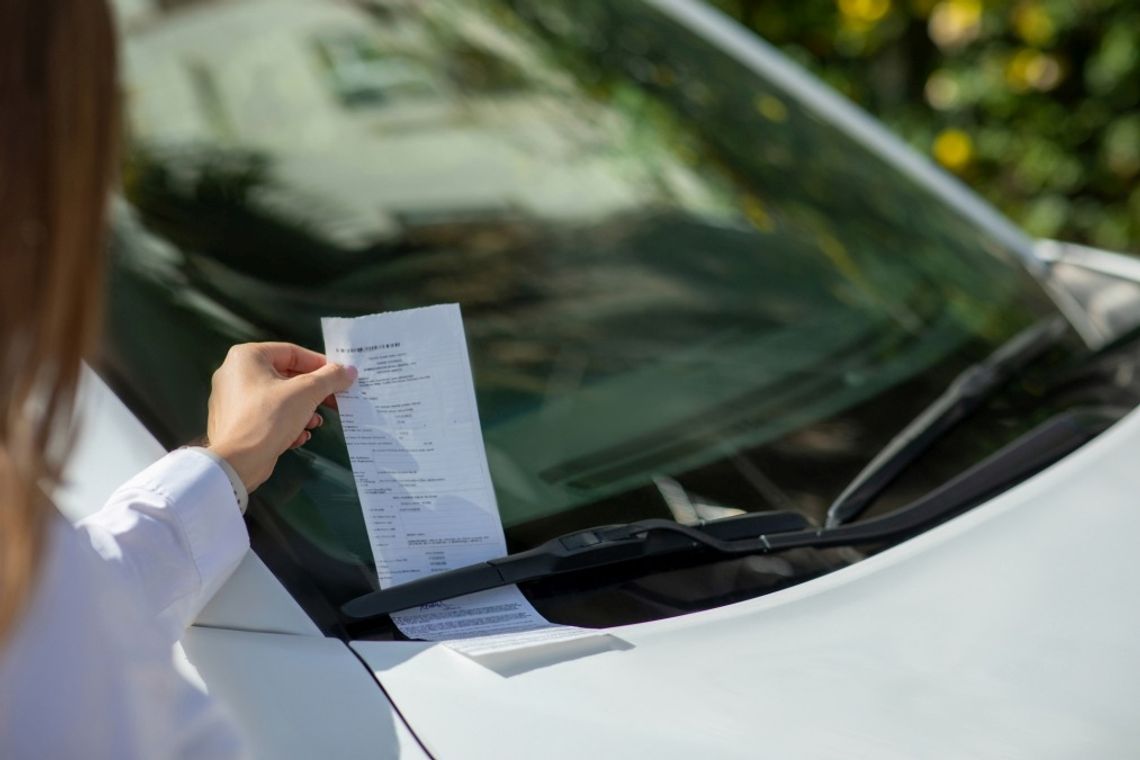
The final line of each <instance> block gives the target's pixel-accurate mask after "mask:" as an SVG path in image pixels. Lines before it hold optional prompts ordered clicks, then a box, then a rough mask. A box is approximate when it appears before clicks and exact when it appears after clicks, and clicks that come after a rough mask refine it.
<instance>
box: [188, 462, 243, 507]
mask: <svg viewBox="0 0 1140 760" xmlns="http://www.w3.org/2000/svg"><path fill="white" fill-rule="evenodd" d="M186 448H188V449H190V450H191V451H200V452H202V453H203V454H205V455H206V456H208V457H209V458H210V459H213V460H214V462H216V463H217V465H218V466H219V467H221V468H222V472H224V473H225V474H226V477H227V478H229V479H230V487H231V488H232V489H233V492H234V498H235V499H237V503H238V509H240V510H241V513H242V514H243V515H244V514H245V508H246V507H247V506H249V491H247V490H246V487H245V483H243V482H241V478H240V477H238V474H237V470H235V469H234V468H233V465H231V464H230V463H229V462H227V461H226V458H225V457H223V456H222V455H220V454H218V453H217V452H214V451H210V450H209V449H207V448H205V447H204V446H187V447H186Z"/></svg>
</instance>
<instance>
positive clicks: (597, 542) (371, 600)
mask: <svg viewBox="0 0 1140 760" xmlns="http://www.w3.org/2000/svg"><path fill="white" fill-rule="evenodd" d="M807 527H808V522H807V520H806V518H804V516H803V515H801V514H799V513H798V512H786V511H780V512H752V513H749V514H744V515H737V516H734V517H726V518H722V519H720V520H712V521H709V522H707V523H704V524H701V525H695V526H689V525H681V524H680V523H676V522H673V521H671V520H641V521H639V522H632V523H628V524H624V525H602V526H598V527H595V528H588V529H586V530H580V531H577V532H575V533H568V534H567V535H565V536H559V537H558V538H553V539H551V540H549V541H547V542H546V543H543V544H540V545H538V546H536V547H535V548H533V549H528V550H527V551H524V552H518V553H517V554H509V555H507V556H505V557H500V558H498V559H492V560H488V561H486V562H480V563H477V564H474V565H468V566H466V567H461V568H458V569H456V570H447V571H444V572H442V573H435V574H434V575H429V576H427V577H425V578H420V579H418V580H414V581H409V582H408V583H403V584H401V585H399V586H392V587H390V588H386V589H382V590H380V591H374V592H372V593H369V594H365V595H364V596H360V597H357V598H356V599H353V600H352V601H350V602H347V603H346V604H344V605H343V606H342V607H341V611H342V612H343V613H344V614H345V615H347V616H348V617H350V618H356V619H362V618H371V617H375V616H377V615H384V614H387V613H390V612H396V611H397V610H403V609H407V608H409V607H417V606H419V605H422V604H429V603H431V602H435V601H440V600H443V599H451V598H453V597H456V596H463V595H464V594H473V593H475V592H476V591H486V590H487V589H492V588H498V587H500V586H509V585H511V584H513V583H522V582H524V581H530V580H536V579H538V578H546V577H548V576H551V575H558V574H560V573H567V572H572V571H574V570H584V569H587V568H594V567H602V566H604V565H610V564H616V563H623V562H630V561H634V560H638V559H644V558H647V557H657V556H661V555H664V554H671V553H673V552H680V551H686V550H692V549H695V548H697V547H700V546H704V547H707V548H709V549H712V550H714V551H719V552H724V553H736V551H737V550H736V546H737V545H738V544H740V542H741V541H745V542H747V541H748V540H749V539H752V540H755V538H756V537H757V536H763V535H764V534H766V533H781V532H785V531H798V530H802V529H804V528H807Z"/></svg>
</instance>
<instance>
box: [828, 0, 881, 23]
mask: <svg viewBox="0 0 1140 760" xmlns="http://www.w3.org/2000/svg"><path fill="white" fill-rule="evenodd" d="M836 4H837V5H838V6H839V12H840V13H842V14H843V15H844V16H845V17H846V18H847V19H849V20H851V21H854V22H856V23H857V24H864V25H866V24H874V23H876V22H878V21H880V20H882V18H883V16H886V15H887V13H888V12H889V11H890V10H891V0H837V3H836Z"/></svg>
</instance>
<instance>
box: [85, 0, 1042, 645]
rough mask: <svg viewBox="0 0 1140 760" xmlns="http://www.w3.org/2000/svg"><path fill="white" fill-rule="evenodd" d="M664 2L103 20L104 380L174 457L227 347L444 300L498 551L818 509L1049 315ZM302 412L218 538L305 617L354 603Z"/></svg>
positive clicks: (443, 4) (355, 576)
mask: <svg viewBox="0 0 1140 760" xmlns="http://www.w3.org/2000/svg"><path fill="white" fill-rule="evenodd" d="M659 5H660V4H656V3H640V2H631V1H630V0H610V1H608V2H607V1H604V0H465V1H462V2H460V1H458V0H433V2H430V3H423V2H414V1H412V0H368V1H363V0H362V1H361V2H343V1H340V2H333V1H331V0H330V1H328V2H321V1H319V0H273V1H272V2H271V1H270V0H229V1H228V2H220V1H218V0H199V1H194V0H180V1H178V2H174V1H173V0H167V1H165V2H155V1H154V0H130V1H129V2H128V0H120V2H119V13H120V27H121V30H122V35H123V38H124V55H123V69H124V71H123V79H124V92H125V103H126V109H127V120H126V124H127V135H128V136H127V149H126V152H125V160H124V167H123V173H122V187H123V196H124V198H123V200H122V202H120V203H118V204H117V207H116V210H115V235H114V240H113V267H112V271H111V275H110V279H109V290H110V292H109V299H108V300H109V313H108V320H107V330H106V341H105V351H104V355H103V360H102V371H103V372H104V374H105V376H107V377H108V378H109V379H110V381H111V382H112V384H113V385H114V387H115V388H116V389H117V391H118V392H119V393H120V394H121V395H122V396H123V398H124V399H125V400H126V401H127V403H128V404H129V405H130V406H131V407H132V409H133V410H134V411H135V413H136V414H137V415H138V416H139V417H140V419H142V420H143V421H144V422H145V423H146V424H147V425H148V426H149V427H150V428H151V430H152V431H153V432H154V433H155V434H156V435H157V436H158V437H159V438H160V440H162V441H163V442H164V443H166V444H168V445H171V446H173V445H178V444H183V443H187V442H189V441H191V440H192V439H194V438H195V437H196V436H200V435H201V433H202V432H203V430H204V429H205V409H206V404H205V402H206V398H207V396H208V393H209V387H210V376H211V373H212V371H213V370H214V368H216V366H217V365H218V364H219V363H220V362H221V360H222V358H223V357H224V354H225V352H226V350H227V348H228V347H229V346H230V345H231V344H233V343H235V342H240V341H250V340H267V339H278V340H288V341H293V342H297V343H300V344H303V345H306V346H310V347H312V348H315V349H318V350H320V349H321V348H322V346H321V338H320V326H319V317H321V316H332V315H341V316H351V315H357V314H366V313H372V312H379V311H387V310H393V309H401V308H407V307H414V306H422V305H427V304H434V303H445V302H457V303H459V304H460V305H461V307H462V311H463V316H464V321H465V326H466V331H467V338H468V342H469V346H470V355H471V360H472V364H473V371H474V377H475V383H476V390H477V398H478V403H479V411H480V416H481V419H482V423H483V432H484V438H485V443H486V449H487V456H488V459H489V464H490V469H491V473H492V478H493V481H494V485H495V490H496V495H497V499H498V506H499V511H500V514H501V516H502V521H503V524H504V527H505V529H506V532H507V537H508V542H509V544H510V546H511V548H512V549H521V548H526V547H529V546H533V545H535V544H537V543H538V542H541V541H543V540H545V539H547V538H550V537H551V536H553V535H557V534H559V533H563V532H566V531H568V530H572V529H576V528H582V527H586V526H589V525H594V524H599V523H617V522H626V521H630V520H635V519H640V518H645V517H662V516H666V517H671V518H673V519H677V520H682V521H692V520H694V519H702V518H708V517H716V516H723V515H730V514H737V513H739V512H740V511H752V510H764V509H774V508H789V509H796V510H798V511H800V512H802V513H804V514H805V515H807V516H808V517H809V518H810V519H812V520H818V519H820V518H821V517H822V514H823V512H824V510H825V509H826V506H827V504H828V503H829V501H830V500H831V499H832V498H834V497H835V496H836V495H837V494H838V493H839V491H840V490H842V487H843V485H844V483H845V482H846V481H847V480H848V479H850V477H851V476H853V475H854V474H855V473H856V472H857V471H858V470H859V468H860V467H861V466H862V465H864V464H866V462H867V461H868V460H869V459H870V458H871V456H873V454H874V453H875V451H876V450H877V449H878V448H879V447H881V446H882V445H883V444H884V443H885V442H886V441H887V440H888V439H889V437H890V435H891V434H892V433H893V432H895V431H897V430H898V429H899V428H900V427H902V425H904V424H905V423H906V422H907V420H908V419H909V417H910V416H911V415H913V414H914V413H915V412H916V411H917V410H918V409H920V408H921V407H922V405H923V404H925V403H927V402H929V401H930V400H931V399H932V398H933V397H934V396H936V395H937V393H938V392H939V390H941V388H942V387H943V386H944V385H945V384H946V383H947V382H948V381H949V379H950V378H951V377H953V374H954V372H956V371H958V370H960V369H961V368H962V367H964V366H965V365H967V364H968V363H970V362H971V361H975V360H977V359H978V358H980V357H981V356H984V355H985V354H986V353H988V352H989V351H990V350H992V349H993V348H994V347H995V346H996V345H998V344H1000V343H1001V342H1002V341H1004V340H1006V339H1008V338H1009V337H1010V336H1011V335H1013V334H1014V333H1016V332H1017V331H1018V330H1020V329H1022V328H1024V327H1025V326H1026V325H1028V324H1031V323H1032V322H1034V321H1036V320H1037V319H1039V318H1040V317H1042V316H1044V315H1047V314H1049V313H1052V312H1053V309H1054V307H1053V306H1052V305H1051V303H1050V302H1049V301H1048V299H1047V298H1046V297H1045V296H1044V295H1043V293H1042V291H1041V289H1040V288H1039V286H1038V285H1037V283H1036V282H1035V281H1034V280H1033V279H1032V278H1030V277H1029V276H1028V275H1027V274H1026V273H1025V272H1024V271H1023V268H1022V266H1021V265H1020V264H1019V263H1018V261H1017V257H1016V255H1014V253H1013V252H1011V251H1010V250H1008V249H1007V248H1006V246H1005V244H1004V243H1003V242H1002V241H1001V239H1000V238H999V237H997V236H995V235H994V234H992V233H990V232H987V230H986V229H985V228H983V227H981V226H979V225H978V224H977V223H975V222H973V221H970V220H968V219H966V218H965V217H963V216H962V215H960V214H958V213H957V212H955V211H954V210H953V209H952V208H951V207H950V206H948V205H947V204H946V203H945V202H944V201H943V200H941V199H939V198H938V197H937V196H935V195H934V194H932V193H931V192H930V191H928V190H927V189H924V187H922V186H920V185H919V184H917V183H916V182H914V181H912V180H911V179H910V178H908V176H906V175H905V174H904V173H902V172H900V171H899V170H898V169H896V168H895V167H894V166H893V165H891V164H890V163H889V162H886V161H884V160H883V159H882V158H881V157H879V156H878V155H876V154H875V153H874V152H872V151H870V150H868V149H867V148H866V147H864V146H863V145H862V144H861V143H859V142H858V141H856V140H854V139H852V137H850V136H849V135H848V134H846V133H845V132H844V131H842V130H840V129H838V128H837V127H836V126H834V125H833V124H832V123H830V122H829V120H828V119H827V118H826V116H822V115H820V114H819V113H817V112H815V111H813V110H811V109H810V108H807V107H805V106H804V105H803V104H801V102H800V101H799V100H798V99H797V95H796V93H795V92H788V91H785V90H783V89H781V88H780V87H778V86H777V85H776V84H774V83H773V82H772V81H769V79H767V78H766V77H764V76H763V75H761V74H758V73H757V72H756V71H755V70H753V69H752V68H750V67H749V66H747V65H745V64H744V63H742V62H741V61H740V60H739V59H738V58H737V57H734V56H733V55H731V54H729V53H727V52H725V50H723V49H722V48H721V47H719V46H718V45H717V44H715V43H714V42H712V41H710V40H709V39H706V38H705V37H703V36H701V35H699V34H697V33H695V32H694V31H692V30H691V29H689V28H688V27H687V26H686V25H685V24H684V23H682V21H680V20H678V18H676V17H674V16H672V15H670V13H669V12H667V11H665V10H662V9H661V7H658V6H659ZM662 7H664V6H662ZM326 416H327V417H328V424H326V425H325V426H324V427H322V428H321V429H320V430H319V431H317V433H316V435H315V436H314V438H313V440H312V441H311V443H310V444H309V445H307V446H306V447H305V448H304V449H303V450H299V451H296V452H290V453H288V454H287V455H286V456H285V457H283V458H282V460H281V462H280V464H279V466H278V468H277V471H276V473H275V475H274V477H273V478H272V479H271V481H270V482H269V483H267V484H266V485H265V486H264V487H262V488H261V489H259V491H258V492H257V494H256V495H255V496H256V498H255V500H254V504H253V506H252V507H251V510H250V515H249V519H250V523H251V530H252V531H253V536H254V544H255V548H257V550H258V552H259V554H261V556H262V557H263V558H264V559H265V560H266V561H267V562H268V563H269V565H270V567H271V568H272V569H273V571H274V572H275V573H276V574H277V575H278V577H279V578H281V580H282V582H283V583H285V585H286V587H287V588H289V589H290V591H291V592H293V593H294V595H295V596H296V597H297V598H298V599H299V600H300V601H301V603H302V604H303V605H304V606H305V608H306V609H307V610H308V611H309V612H310V613H311V614H313V615H314V617H315V618H317V619H318V620H320V621H322V624H325V623H327V621H329V620H332V621H335V620H336V614H335V610H336V608H337V607H338V606H339V605H340V604H341V603H342V602H344V601H345V600H347V599H349V598H351V597H353V596H355V595H357V594H359V593H362V592H364V591H367V590H368V589H370V588H372V587H374V586H375V575H374V569H373V563H372V557H371V552H370V549H369V545H368V540H367V536H366V532H365V528H364V524H363V521H362V517H361V513H360V506H359V502H358V501H357V497H356V491H355V487H354V484H353V480H352V475H351V472H350V471H349V469H348V457H347V453H346V451H345V446H344V441H343V435H342V432H341V430H340V428H339V426H338V424H337V419H336V417H335V414H332V413H330V414H328V415H326ZM661 614H665V613H664V612H662V613H661ZM649 616H652V614H650V615H649ZM570 617H573V615H570ZM604 620H608V619H603V621H604Z"/></svg>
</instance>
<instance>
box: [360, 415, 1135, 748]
mask: <svg viewBox="0 0 1140 760" xmlns="http://www.w3.org/2000/svg"><path fill="white" fill-rule="evenodd" d="M1137 494H1140V413H1133V414H1131V415H1130V416H1129V417H1128V418H1126V419H1125V420H1124V421H1122V422H1121V423H1119V424H1117V425H1116V426H1115V427H1113V428H1112V429H1111V430H1109V431H1108V432H1106V433H1105V434H1104V435H1102V436H1101V437H1100V438H1098V439H1097V440H1095V441H1093V442H1091V443H1089V444H1088V445H1086V446H1084V447H1083V448H1082V449H1080V450H1079V451H1077V452H1076V453H1074V454H1072V455H1071V456H1069V457H1068V458H1066V459H1064V460H1062V461H1061V462H1059V463H1057V464H1056V465H1054V466H1053V467H1051V468H1049V469H1048V470H1046V471H1044V472H1042V473H1041V474H1039V475H1038V476H1036V477H1034V478H1032V479H1031V480H1029V481H1027V482H1025V483H1023V484H1021V485H1020V486H1018V487H1016V488H1014V489H1012V490H1010V491H1008V492H1006V493H1004V494H1002V495H1001V496H999V497H998V498H996V499H994V500H992V501H990V502H988V503H986V504H984V505H982V506H980V507H978V508H976V509H974V510H972V511H970V512H968V513H966V514H964V515H962V516H960V517H958V518H956V519H954V520H952V521H950V522H948V523H946V524H944V525H942V526H940V527H938V528H936V529H934V530H931V531H929V532H927V533H925V534H923V535H921V536H919V537H917V538H914V539H912V540H910V541H907V542H904V543H902V544H900V545H898V546H896V547H894V548H892V549H890V550H887V551H885V552H883V553H881V554H879V555H877V556H875V557H872V558H870V559H867V560H865V561H863V562H860V563H858V564H856V565H853V566H851V567H848V568H845V569H843V570H840V571H837V572H834V573H831V574H830V575H827V576H824V577H822V578H819V579H817V580H813V581H810V582H807V583H804V584H801V585H799V586H796V587H793V588H790V589H786V590H784V591H780V592H777V593H774V594H771V595H768V596H765V597H761V598H758V599H753V600H750V601H746V602H741V603H738V604H734V605H730V606H727V607H722V608H719V609H715V610H710V611H707V612H701V613H696V614H691V615H686V616H683V617H679V618H672V619H669V620H662V621H656V622H652V623H644V624H639V625H632V626H625V627H620V628H614V629H611V630H610V633H611V634H612V635H613V636H614V637H616V639H619V640H620V641H621V642H623V643H622V645H621V646H613V647H610V648H609V649H608V650H607V651H600V652H595V653H592V654H586V655H584V656H582V654H581V653H580V652H573V651H570V652H567V651H560V650H555V651H552V652H550V653H547V654H537V653H532V654H531V655H530V656H523V657H520V658H518V659H517V660H516V661H513V662H505V663H500V664H499V665H497V666H496V667H495V668H494V669H492V668H488V667H485V666H484V665H481V664H478V663H477V662H475V661H473V660H470V659H467V658H466V657H464V656H462V655H459V654H456V653H454V652H452V651H450V650H448V649H446V648H444V647H442V646H439V645H429V644H423V643H411V642H406V643H399V642H356V643H354V644H353V647H354V648H355V649H356V650H357V652H359V653H360V654H361V656H362V657H363V658H364V659H365V661H366V662H367V663H368V664H369V666H370V667H371V668H372V669H373V671H374V672H375V674H376V677H377V678H378V679H379V681H380V683H381V684H382V685H383V687H384V689H385V690H386V691H387V693H388V695H389V696H390V698H391V699H392V701H393V702H394V704H395V705H396V707H397V708H398V709H399V710H400V711H401V712H402V714H403V715H404V717H405V718H406V719H407V721H408V724H409V725H410V727H411V728H412V730H413V731H414V732H415V733H416V734H417V735H418V736H419V737H420V738H421V739H422V740H423V741H424V742H425V745H426V746H427V748H428V749H429V751H431V752H432V754H433V755H435V756H436V757H439V758H482V757H486V758H508V757H544V758H559V757H566V758H581V757H592V758H600V757H633V756H638V757H685V758H689V757H759V756H765V757H781V758H784V757H843V758H850V757H873V758H896V757H897V758H914V757H975V758H987V757H995V758H996V757H1001V758H1011V757H1024V758H1034V759H1035V760H1039V759H1040V758H1050V757H1066V758H1068V757H1077V756H1085V757H1120V756H1124V755H1132V754H1134V753H1135V752H1137V751H1140V719H1138V718H1137V716H1136V705H1138V704H1140V573H1137V572H1136V565H1137V561H1138V560H1137V557H1138V556H1140V499H1138V498H1137ZM623 647H624V648H623Z"/></svg>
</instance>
